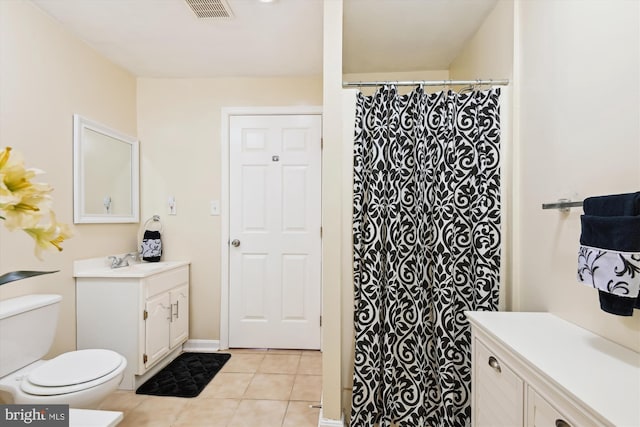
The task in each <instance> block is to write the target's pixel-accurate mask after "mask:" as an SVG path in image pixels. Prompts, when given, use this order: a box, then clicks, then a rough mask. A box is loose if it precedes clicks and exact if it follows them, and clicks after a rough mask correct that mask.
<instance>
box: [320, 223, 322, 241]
mask: <svg viewBox="0 0 640 427" xmlns="http://www.w3.org/2000/svg"><path fill="white" fill-rule="evenodd" d="M320 238H322V226H321V227H320Z"/></svg>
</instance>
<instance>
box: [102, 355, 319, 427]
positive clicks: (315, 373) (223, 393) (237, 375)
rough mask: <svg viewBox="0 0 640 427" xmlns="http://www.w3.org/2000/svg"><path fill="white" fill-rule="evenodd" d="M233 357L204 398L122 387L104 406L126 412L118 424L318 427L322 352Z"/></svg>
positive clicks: (164, 426) (208, 426) (193, 426)
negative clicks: (150, 393) (138, 391)
mask: <svg viewBox="0 0 640 427" xmlns="http://www.w3.org/2000/svg"><path fill="white" fill-rule="evenodd" d="M224 353H231V355H232V356H231V359H229V361H227V363H226V364H225V365H224V367H223V368H222V370H221V371H220V372H218V374H217V375H216V376H215V377H214V378H213V380H211V382H210V383H209V384H208V385H207V387H206V388H205V389H204V390H203V391H202V392H201V393H200V395H199V396H198V397H195V398H191V399H185V398H177V397H157V396H146V395H138V394H135V392H134V391H124V390H118V391H116V392H114V393H113V394H111V395H110V396H109V397H107V399H106V400H105V401H104V402H103V403H102V405H101V406H100V409H104V410H111V411H122V412H123V413H124V420H123V421H122V422H121V423H120V424H119V426H118V427H130V426H136V427H142V426H149V427H200V426H202V427H204V426H206V427H218V426H226V427H272V426H273V427H306V426H313V427H315V426H317V425H318V416H319V412H320V410H319V409H317V408H311V407H310V406H311V405H319V404H320V395H321V390H322V376H321V375H322V358H321V357H320V352H318V351H305V350H303V351H299V350H228V351H224Z"/></svg>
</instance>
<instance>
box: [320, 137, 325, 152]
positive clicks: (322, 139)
mask: <svg viewBox="0 0 640 427" xmlns="http://www.w3.org/2000/svg"><path fill="white" fill-rule="evenodd" d="M320 149H321V150H323V149H324V138H320Z"/></svg>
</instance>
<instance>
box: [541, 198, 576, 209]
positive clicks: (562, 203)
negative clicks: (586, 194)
mask: <svg viewBox="0 0 640 427" xmlns="http://www.w3.org/2000/svg"><path fill="white" fill-rule="evenodd" d="M579 207H582V201H573V202H572V201H571V200H569V199H558V201H557V202H555V203H543V204H542V209H559V210H560V212H569V211H570V210H571V208H579Z"/></svg>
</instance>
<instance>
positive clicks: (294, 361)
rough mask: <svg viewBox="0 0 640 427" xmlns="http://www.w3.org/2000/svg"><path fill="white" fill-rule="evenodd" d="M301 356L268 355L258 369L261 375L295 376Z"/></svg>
mask: <svg viewBox="0 0 640 427" xmlns="http://www.w3.org/2000/svg"><path fill="white" fill-rule="evenodd" d="M300 358H301V356H300V355H294V354H267V355H266V356H264V360H263V361H262V363H260V366H259V367H258V372H260V373H261V374H295V373H296V371H297V370H298V365H299V364H300Z"/></svg>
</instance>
